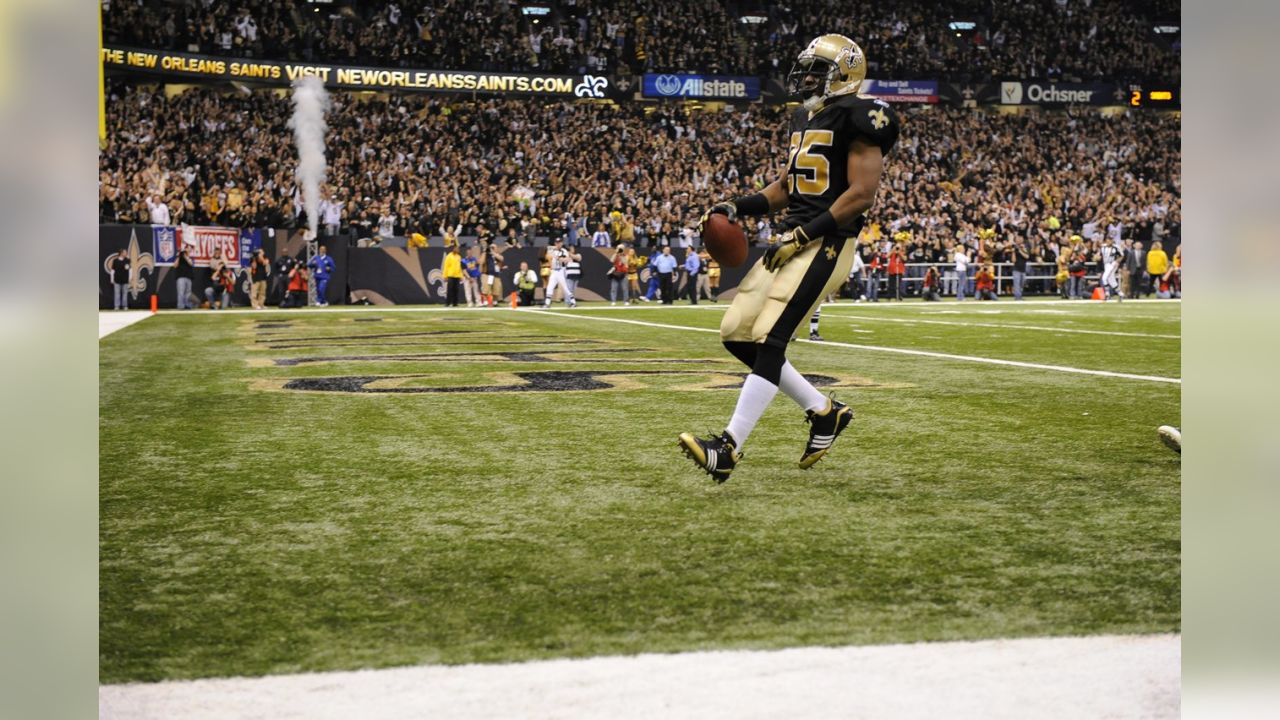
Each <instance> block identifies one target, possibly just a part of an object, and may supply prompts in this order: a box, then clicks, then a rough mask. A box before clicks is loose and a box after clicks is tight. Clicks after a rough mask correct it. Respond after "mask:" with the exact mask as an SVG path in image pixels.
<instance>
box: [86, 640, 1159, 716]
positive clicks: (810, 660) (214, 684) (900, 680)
mask: <svg viewBox="0 0 1280 720" xmlns="http://www.w3.org/2000/svg"><path fill="white" fill-rule="evenodd" d="M1181 661H1182V646H1181V638H1180V636H1178V635H1142V636H1100V637H1074V638H1030V639H1022V640H982V641H977V642H946V643H920V644H914V645H882V646H867V647H837V648H821V647H813V648H794V649H789V650H777V651H736V652H727V651H725V652H693V653H679V654H671V655H652V654H650V655H636V656H630V657H597V658H587V659H582V660H548V661H541V662H529V663H519V664H506V665H461V666H423V667H406V668H393V669H387V670H363V671H353V672H331V673H308V674H301V675H280V676H269V677H260V678H227V679H216V680H194V681H181V682H164V683H154V684H136V685H104V686H102V687H100V688H98V712H99V717H101V718H106V719H112V720H114V719H129V720H133V719H142V718H164V719H165V720H200V719H203V718H219V719H221V718H264V719H268V718H269V719H271V720H288V719H290V718H315V719H325V718H342V719H343V720H346V719H347V718H362V719H370V720H377V719H380V718H409V717H417V718H456V719H459V720H466V719H469V718H529V719H535V718H579V717H581V718H617V719H619V720H630V719H632V718H635V719H637V720H639V719H645V720H647V719H648V718H656V717H662V718H698V719H699V720H708V719H715V718H733V719H734V720H737V719H740V718H831V717H871V718H879V717H892V718H930V719H932V718H940V717H945V718H951V719H955V720H968V719H969V718H974V719H975V720H976V719H978V718H982V719H984V720H985V719H986V718H1018V719H1020V720H1022V719H1028V720H1040V719H1044V718H1082V717H1126V718H1176V717H1178V714H1179V710H1180V705H1181Z"/></svg>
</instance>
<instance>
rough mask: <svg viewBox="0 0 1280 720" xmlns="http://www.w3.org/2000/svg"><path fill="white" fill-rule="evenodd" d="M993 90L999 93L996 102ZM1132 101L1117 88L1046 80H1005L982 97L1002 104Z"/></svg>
mask: <svg viewBox="0 0 1280 720" xmlns="http://www.w3.org/2000/svg"><path fill="white" fill-rule="evenodd" d="M992 90H996V91H997V92H998V95H997V96H996V97H995V98H994V99H993V98H992V97H991V95H992V92H991V91H992ZM1128 99H1129V94H1128V93H1126V92H1124V91H1123V90H1121V89H1120V88H1118V87H1116V86H1115V85H1108V84H1106V83H1067V82H1046V81H1043V80H1005V81H1003V82H1001V83H999V84H998V85H993V86H990V87H988V88H985V89H984V92H982V93H980V96H979V102H985V103H991V102H996V103H999V104H1001V105H1072V104H1075V105H1120V104H1123V103H1125V102H1127V101H1128Z"/></svg>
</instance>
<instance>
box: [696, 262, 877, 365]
mask: <svg viewBox="0 0 1280 720" xmlns="http://www.w3.org/2000/svg"><path fill="white" fill-rule="evenodd" d="M856 245H857V243H855V242H853V241H852V240H846V239H845V238H829V239H823V240H821V241H817V240H815V241H813V242H811V243H809V245H808V246H806V247H805V248H804V249H803V250H801V251H800V252H798V253H796V254H795V255H794V256H793V257H792V258H791V260H790V261H788V262H787V264H786V265H783V266H782V267H781V268H779V269H778V271H777V272H769V271H768V270H765V269H764V264H763V263H762V262H761V261H760V260H757V261H756V264H755V265H753V266H752V268H751V270H750V271H748V272H747V276H746V277H745V278H743V279H742V283H741V284H740V285H738V293H737V295H736V296H734V298H733V304H732V305H730V306H729V310H728V311H727V312H725V314H724V319H723V320H722V321H721V322H720V339H722V340H725V341H737V342H755V343H768V344H769V345H774V346H776V347H783V348H785V347H786V346H787V343H789V342H791V338H792V337H793V336H794V335H795V332H796V329H797V328H799V327H800V324H801V323H803V322H804V321H805V320H808V319H809V316H810V315H812V314H813V311H814V309H815V308H817V307H818V304H819V303H821V302H822V300H823V298H825V297H826V296H827V295H829V294H830V293H832V292H834V291H835V290H836V289H838V288H839V287H840V286H841V285H843V284H844V283H845V281H846V280H848V278H849V271H850V270H851V269H852V268H853V254H854V253H855V252H856V251H857V250H856Z"/></svg>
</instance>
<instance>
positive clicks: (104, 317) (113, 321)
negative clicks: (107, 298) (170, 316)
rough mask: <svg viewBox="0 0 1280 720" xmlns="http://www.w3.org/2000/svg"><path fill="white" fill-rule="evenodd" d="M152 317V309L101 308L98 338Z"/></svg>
mask: <svg viewBox="0 0 1280 720" xmlns="http://www.w3.org/2000/svg"><path fill="white" fill-rule="evenodd" d="M149 317H151V311H150V310H99V311H98V339H99V340H101V339H102V338H104V337H106V336H108V335H110V334H111V333H113V332H115V331H117V330H123V329H125V328H127V327H129V326H130V325H132V324H134V323H137V322H142V321H143V320H146V319H147V318H149Z"/></svg>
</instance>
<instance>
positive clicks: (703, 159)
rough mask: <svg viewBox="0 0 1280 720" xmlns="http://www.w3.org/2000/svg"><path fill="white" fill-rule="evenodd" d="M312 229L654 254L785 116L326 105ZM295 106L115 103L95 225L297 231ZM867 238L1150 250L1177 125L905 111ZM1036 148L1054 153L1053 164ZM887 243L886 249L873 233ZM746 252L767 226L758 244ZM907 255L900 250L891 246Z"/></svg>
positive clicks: (759, 171)
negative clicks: (1113, 237)
mask: <svg viewBox="0 0 1280 720" xmlns="http://www.w3.org/2000/svg"><path fill="white" fill-rule="evenodd" d="M333 101H334V108H333V110H332V111H330V113H329V115H328V119H329V124H330V132H329V137H328V138H326V145H328V154H329V167H330V169H329V183H328V186H326V187H325V188H324V196H325V208H324V209H323V215H324V217H323V218H321V222H323V223H324V224H325V225H333V227H332V228H330V229H338V228H353V229H356V232H357V233H358V234H360V236H361V237H369V236H374V234H381V236H393V234H394V236H408V234H411V233H415V232H419V233H421V234H424V236H433V234H443V232H444V231H445V229H448V231H452V232H453V233H456V234H479V233H495V234H499V236H508V237H511V236H515V237H520V238H521V240H527V238H529V237H532V236H556V234H567V236H568V241H570V243H577V242H582V243H584V245H585V243H589V238H590V237H591V234H593V233H595V232H598V231H602V229H603V231H605V232H608V233H609V238H611V241H612V242H618V241H632V242H640V243H641V245H653V243H657V242H658V241H659V240H660V238H667V240H673V238H678V237H681V236H685V237H687V236H689V234H690V232H691V231H690V229H689V228H690V227H691V224H692V223H694V220H696V218H698V217H699V214H700V213H701V210H703V209H704V208H705V206H707V205H708V202H710V201H713V200H717V199H721V197H728V196H735V195H741V193H746V192H751V191H753V190H755V188H759V187H763V184H764V183H767V182H769V181H772V179H773V178H774V176H776V172H777V168H778V167H780V165H781V163H782V161H783V156H785V152H786V147H787V143H786V141H785V136H783V131H785V113H786V110H785V109H783V108H777V106H767V105H750V106H746V108H742V109H736V110H732V111H714V113H713V111H701V110H690V109H686V108H678V106H657V108H655V106H649V108H648V109H646V108H644V106H640V105H600V104H575V102H535V101H522V100H483V101H460V102H445V101H443V100H440V99H439V97H430V96H421V95H402V96H389V97H387V99H376V97H375V99H369V100H361V99H358V97H357V96H355V95H346V94H335V95H334V97H333ZM289 111H291V109H289V102H288V99H287V97H283V96H280V95H276V94H270V92H259V94H252V95H243V94H223V92H218V91H215V90H210V88H192V90H188V91H186V92H182V94H178V95H173V96H166V95H165V94H164V92H157V91H155V90H152V88H147V87H145V86H131V85H119V86H116V87H114V88H113V91H111V94H110V102H109V113H108V118H109V145H108V147H106V149H105V150H104V152H102V154H101V156H100V161H99V168H100V217H101V219H102V222H161V220H164V222H165V224H170V223H173V224H177V223H191V224H224V225H233V227H239V225H260V227H294V225H297V224H302V223H303V222H305V220H303V218H302V215H301V214H302V205H301V193H300V191H298V187H297V184H296V179H294V177H293V161H292V158H293V155H294V149H293V145H292V142H293V141H292V135H291V132H289V131H288V128H287V126H285V123H287V120H288V117H289ZM902 117H904V135H902V140H901V141H900V142H899V146H897V149H896V151H895V154H893V155H892V158H891V161H890V163H888V168H887V172H886V178H884V184H883V188H882V193H881V197H879V200H878V202H877V206H876V208H874V209H873V210H872V215H870V220H872V225H870V228H869V229H876V231H877V232H883V233H884V234H886V236H890V237H892V236H895V234H899V233H908V234H909V236H910V238H911V241H913V242H916V241H919V242H925V243H934V242H943V241H946V240H955V238H956V237H959V238H961V240H965V241H973V242H974V243H977V241H978V240H984V238H986V237H987V236H982V237H979V236H980V234H982V233H984V232H987V233H996V234H998V236H1000V237H1001V238H1007V237H1015V236H1016V237H1024V238H1027V240H1028V241H1030V242H1036V243H1037V245H1046V243H1047V242H1048V241H1050V240H1051V238H1055V237H1059V236H1061V237H1069V236H1070V234H1079V236H1082V238H1084V240H1087V241H1092V240H1093V238H1094V236H1096V234H1100V233H1106V232H1112V233H1119V234H1120V236H1121V237H1133V238H1138V240H1143V241H1148V242H1149V240H1151V234H1152V233H1153V232H1155V233H1156V234H1157V236H1160V234H1166V233H1176V227H1178V224H1179V222H1180V195H1181V177H1180V141H1179V138H1180V135H1179V120H1178V118H1176V117H1172V115H1166V114H1155V113H1126V114H1121V115H1115V117H1103V115H1101V114H1098V113H1096V111H1083V113H1079V114H1073V113H1065V111H1030V113H1021V114H1000V113H988V111H977V110H972V109H954V108H942V106H936V108H928V109H916V110H904V115H902ZM1032 138H1055V141H1053V142H1052V143H1050V145H1046V143H1043V142H1034V141H1033V140H1032ZM881 228H882V229H881ZM750 232H751V236H753V238H755V240H756V241H764V240H767V238H768V237H769V234H771V225H769V222H768V219H765V220H763V222H760V223H751V224H750ZM899 237H908V236H901V234H899Z"/></svg>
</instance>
